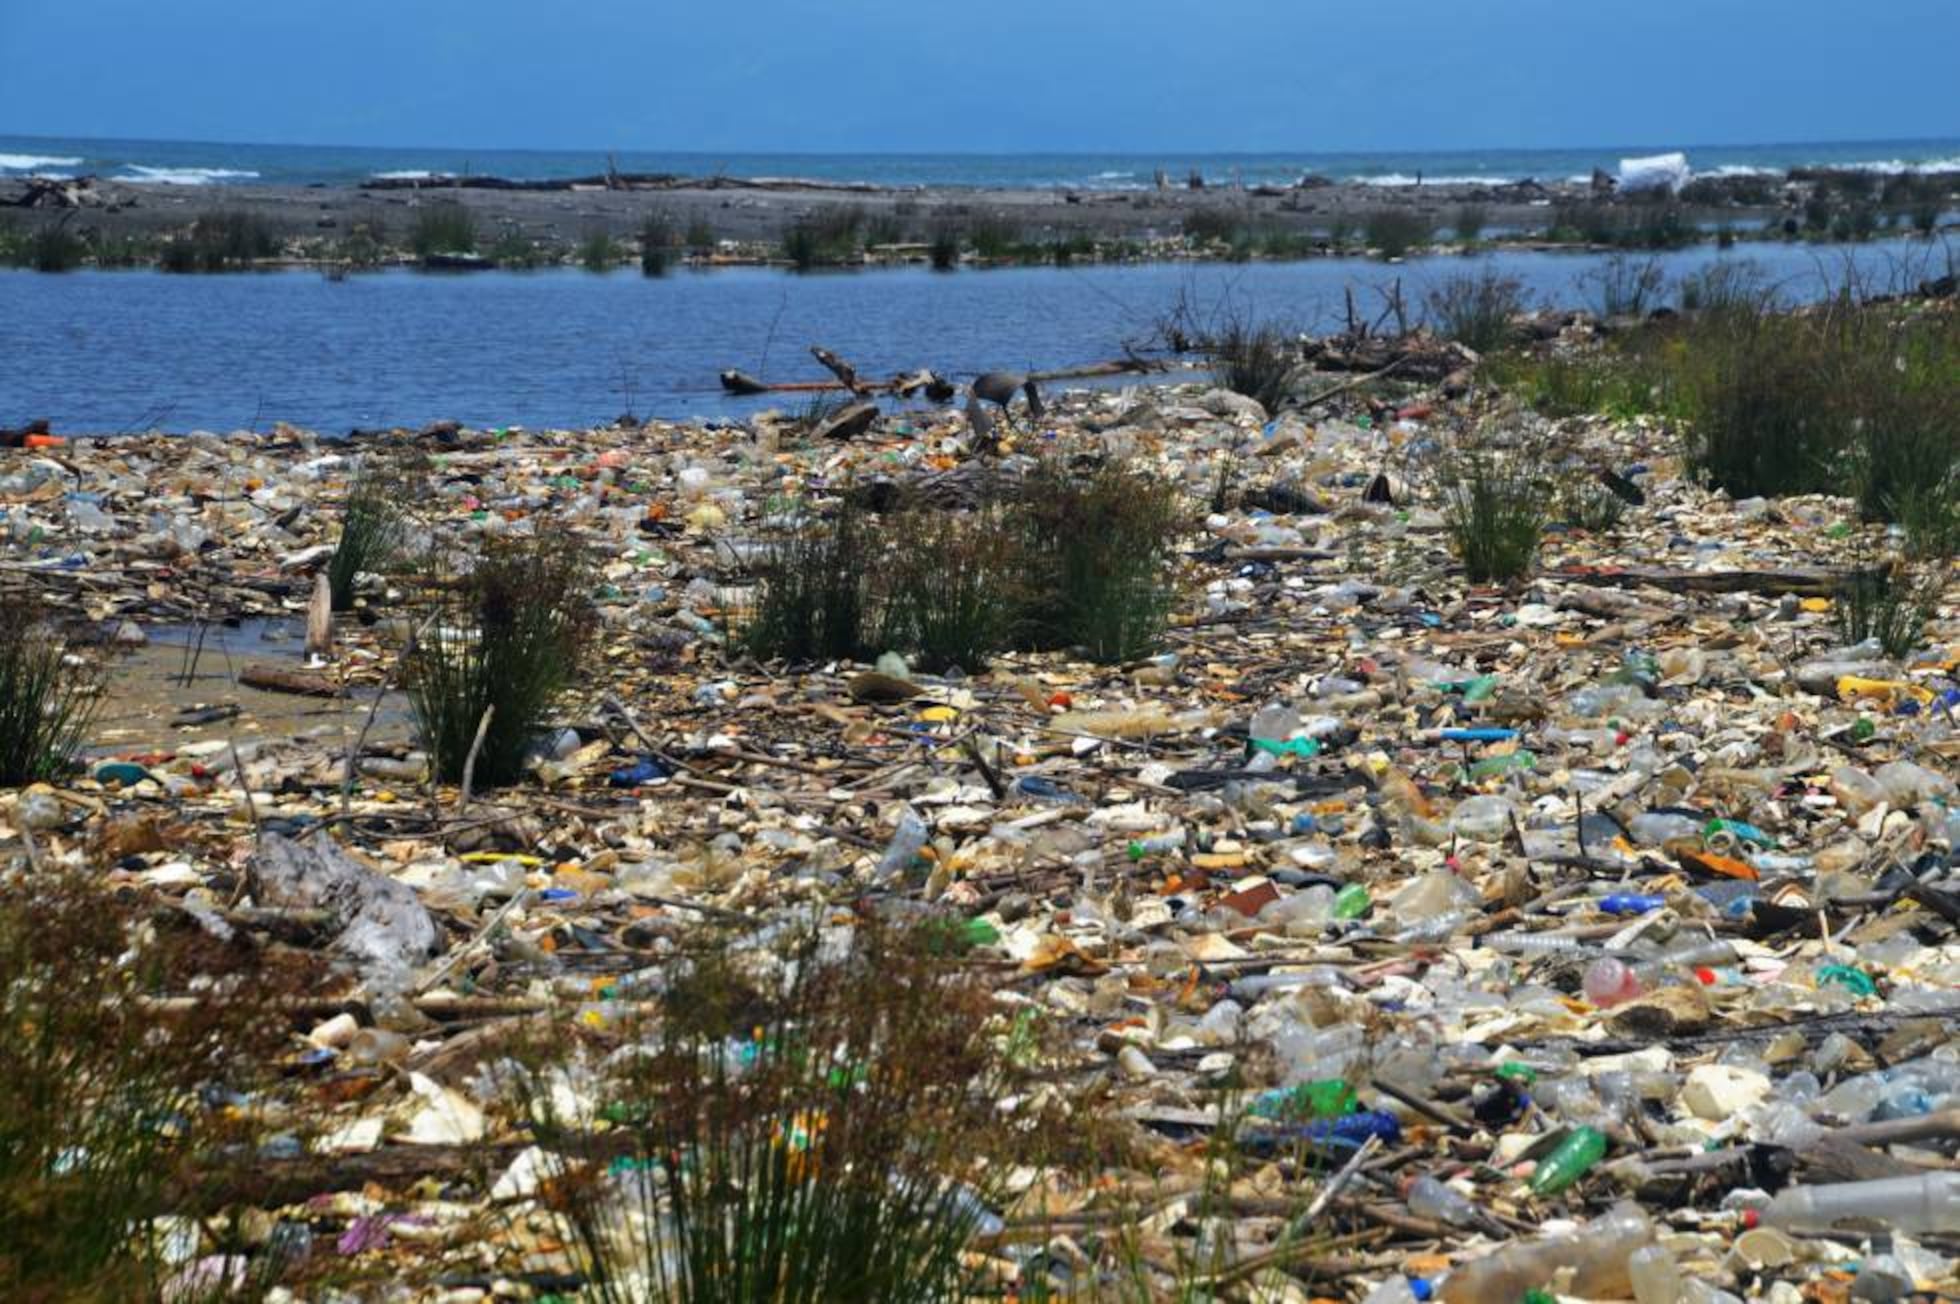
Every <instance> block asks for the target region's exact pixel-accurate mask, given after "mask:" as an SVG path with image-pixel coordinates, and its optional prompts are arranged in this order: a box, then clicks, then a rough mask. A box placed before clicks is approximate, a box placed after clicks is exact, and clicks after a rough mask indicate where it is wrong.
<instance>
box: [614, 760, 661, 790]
mask: <svg viewBox="0 0 1960 1304" xmlns="http://www.w3.org/2000/svg"><path fill="white" fill-rule="evenodd" d="M666 777H667V767H666V766H664V765H662V764H661V763H660V762H659V761H656V760H654V759H653V758H652V757H651V756H642V757H641V758H640V759H639V760H637V761H635V762H634V763H633V764H631V765H628V766H626V767H625V768H623V769H618V770H614V771H613V772H612V774H611V775H610V776H609V777H608V778H607V780H606V782H607V783H610V784H611V785H612V786H613V787H615V788H637V787H639V786H640V785H641V784H643V783H652V782H653V781H654V780H655V779H664V778H666Z"/></svg>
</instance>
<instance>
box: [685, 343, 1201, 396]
mask: <svg viewBox="0 0 1960 1304" xmlns="http://www.w3.org/2000/svg"><path fill="white" fill-rule="evenodd" d="M810 352H811V353H812V354H813V355H815V356H816V358H817V360H818V361H819V362H824V365H825V366H826V367H829V368H830V369H831V371H832V372H833V374H836V375H837V376H838V377H839V379H837V380H786V381H776V382H770V381H765V380H760V379H758V378H756V377H754V376H751V375H750V374H749V373H748V372H746V371H742V370H740V369H739V368H734V367H731V368H729V369H728V370H726V371H724V372H722V373H721V387H722V389H724V390H726V391H727V392H728V393H730V394H825V393H836V392H837V391H839V390H846V391H849V392H851V393H855V394H859V395H869V394H901V395H908V396H909V395H911V394H913V393H917V392H920V391H924V393H925V394H926V396H927V397H928V398H931V399H932V400H933V401H934V402H938V403H943V402H946V401H947V400H948V399H951V398H952V397H953V394H954V389H953V386H952V384H951V382H949V381H947V380H945V379H944V378H943V377H941V376H940V375H939V374H938V373H937V372H933V371H930V370H925V369H920V370H916V371H911V372H904V373H901V374H899V375H896V376H893V377H891V378H890V379H888V380H880V381H867V380H865V379H863V378H862V377H861V376H859V375H858V373H857V369H856V368H854V367H852V366H851V365H850V364H849V363H847V362H845V361H844V360H843V359H842V358H840V357H838V356H837V355H836V354H835V353H833V352H831V351H830V350H829V349H825V348H821V347H818V346H812V348H811V350H810ZM826 358H828V359H830V361H828V362H825V361H824V359H826ZM833 363H835V364H836V365H832V364H833ZM839 366H841V367H843V369H844V370H843V371H841V372H840V371H838V369H837V368H838V367H839ZM1164 370H1168V367H1167V366H1166V365H1165V364H1162V363H1156V362H1151V361H1148V360H1146V359H1143V358H1117V359H1115V360H1113V361H1109V362H1091V363H1086V364H1084V365H1081V366H1076V367H1058V368H1056V369H1054V370H1052V371H1036V372H1032V373H1030V375H1029V379H1030V380H1035V381H1039V382H1044V383H1045V382H1047V381H1051V380H1092V379H1094V378H1096V377H1098V376H1133V375H1142V374H1146V373H1149V372H1155V371H1164ZM845 374H848V375H849V376H850V377H851V378H852V379H853V380H855V381H856V382H857V385H856V387H855V388H853V387H852V386H851V385H850V384H848V383H846V381H845V380H844V379H843V378H842V377H843V376H844V375H845Z"/></svg>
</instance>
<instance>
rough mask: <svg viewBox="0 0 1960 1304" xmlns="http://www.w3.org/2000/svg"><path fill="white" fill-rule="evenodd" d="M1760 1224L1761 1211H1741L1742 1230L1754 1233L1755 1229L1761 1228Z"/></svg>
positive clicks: (1761, 1218) (1761, 1220)
mask: <svg viewBox="0 0 1960 1304" xmlns="http://www.w3.org/2000/svg"><path fill="white" fill-rule="evenodd" d="M1762 1222H1763V1212H1762V1210H1760V1209H1744V1210H1743V1211H1742V1230H1744V1231H1746V1232H1747V1231H1754V1230H1755V1229H1756V1228H1758V1227H1760V1226H1762Z"/></svg>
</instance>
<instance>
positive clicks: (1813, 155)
mask: <svg viewBox="0 0 1960 1304" xmlns="http://www.w3.org/2000/svg"><path fill="white" fill-rule="evenodd" d="M1673 152H1680V153H1684V154H1685V155H1686V156H1687V159H1688V164H1689V167H1690V168H1691V169H1692V170H1693V172H1694V173H1695V174H1696V175H1703V176H1707V175H1715V176H1723V175H1727V176H1735V175H1749V174H1781V173H1784V172H1787V171H1789V170H1790V169H1791V168H1800V167H1837V168H1847V169H1859V170H1865V171H1871V172H1878V173H1896V172H1905V171H1909V170H1913V169H1924V170H1941V171H1948V170H1960V137H1928V138H1922V139H1904V140H1871V141H1828V142H1826V141H1811V142H1805V141H1796V142H1780V143H1765V144H1753V145H1695V144H1682V143H1678V142H1667V141H1654V142H1647V143H1641V144H1624V145H1600V146H1591V147H1585V148H1577V149H1485V150H1401V151H1395V150H1374V151H1314V150H1300V151H1291V152H1266V153H1237V152H1231V151H1190V150H1165V151H1162V152H1159V153H1137V152H1121V151H1111V152H1105V153H1017V154H996V153H961V152H945V153H931V154H920V153H849V154H819V153H768V152H712V151H686V150H638V149H621V150H611V151H609V150H606V149H603V148H593V149H577V150H543V149H467V148H455V147H385V146H356V145H346V146H342V145H268V144H252V143H246V142H225V141H163V140H138V139H110V138H98V137H79V136H21V135H0V178H6V177H20V176H27V175H46V176H68V177H72V176H82V175H94V176H98V177H102V178H105V179H110V180H116V181H122V182H130V183H136V184H142V183H150V184H175V185H283V186H314V185H324V186H347V185H358V184H359V183H361V182H363V181H367V180H370V179H381V178H397V179H401V178H411V179H412V178H422V177H426V178H429V179H432V180H434V179H440V178H445V177H450V176H463V175H478V176H484V175H487V176H497V177H504V178H508V179H511V180H519V181H547V180H564V179H568V178H573V177H582V176H595V175H600V174H603V173H604V172H605V171H606V170H607V168H608V167H609V166H613V167H617V168H618V170H619V171H621V172H628V173H652V174H674V175H680V176H689V177H714V176H727V177H741V178H797V179H804V180H813V181H824V182H833V183H845V182H860V183H868V184H874V185H882V186H922V187H972V188H976V189H1073V190H1115V191H1121V190H1143V189H1149V188H1151V187H1152V186H1154V185H1155V177H1156V174H1157V172H1158V170H1160V169H1161V170H1162V171H1163V172H1164V173H1165V174H1166V176H1167V177H1168V178H1169V180H1170V182H1171V184H1173V185H1183V184H1185V181H1186V178H1187V177H1188V176H1189V175H1190V174H1191V173H1193V172H1195V173H1197V174H1198V175H1200V176H1202V177H1203V178H1204V180H1205V183H1206V184H1207V185H1208V186H1220V185H1233V184H1241V185H1248V186H1252V185H1290V184H1292V183H1293V182H1296V181H1298V180H1299V179H1300V178H1301V177H1303V176H1308V175H1313V176H1321V177H1326V178H1328V179H1330V180H1334V181H1347V182H1358V183H1369V184H1375V185H1383V186H1398V185H1412V184H1415V183H1416V182H1417V181H1418V179H1420V180H1422V181H1426V182H1433V183H1448V182H1482V183H1489V184H1499V183H1503V182H1511V181H1520V180H1524V179H1527V178H1530V179H1535V180H1538V181H1566V180H1573V179H1579V180H1584V179H1586V178H1588V177H1590V176H1591V175H1592V170H1593V169H1594V168H1604V169H1606V170H1607V171H1608V172H1612V171H1614V170H1615V169H1616V168H1617V167H1618V165H1619V163H1620V161H1621V160H1622V159H1626V158H1636V157H1643V156H1648V155H1653V154H1660V153H1673Z"/></svg>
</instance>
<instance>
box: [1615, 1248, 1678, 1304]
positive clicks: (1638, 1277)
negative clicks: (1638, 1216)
mask: <svg viewBox="0 0 1960 1304" xmlns="http://www.w3.org/2000/svg"><path fill="white" fill-rule="evenodd" d="M1627 1276H1629V1277H1631V1278H1632V1279H1633V1298H1634V1304H1681V1298H1682V1296H1683V1295H1684V1294H1685V1293H1686V1291H1687V1283H1686V1281H1685V1280H1684V1279H1683V1278H1682V1276H1681V1265H1680V1264H1678V1263H1676V1262H1675V1261H1674V1253H1673V1251H1671V1250H1669V1249H1668V1248H1667V1247H1666V1246H1665V1245H1643V1246H1641V1247H1640V1248H1639V1249H1637V1250H1635V1251H1634V1252H1633V1253H1632V1254H1630V1255H1628V1256H1627Z"/></svg>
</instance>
